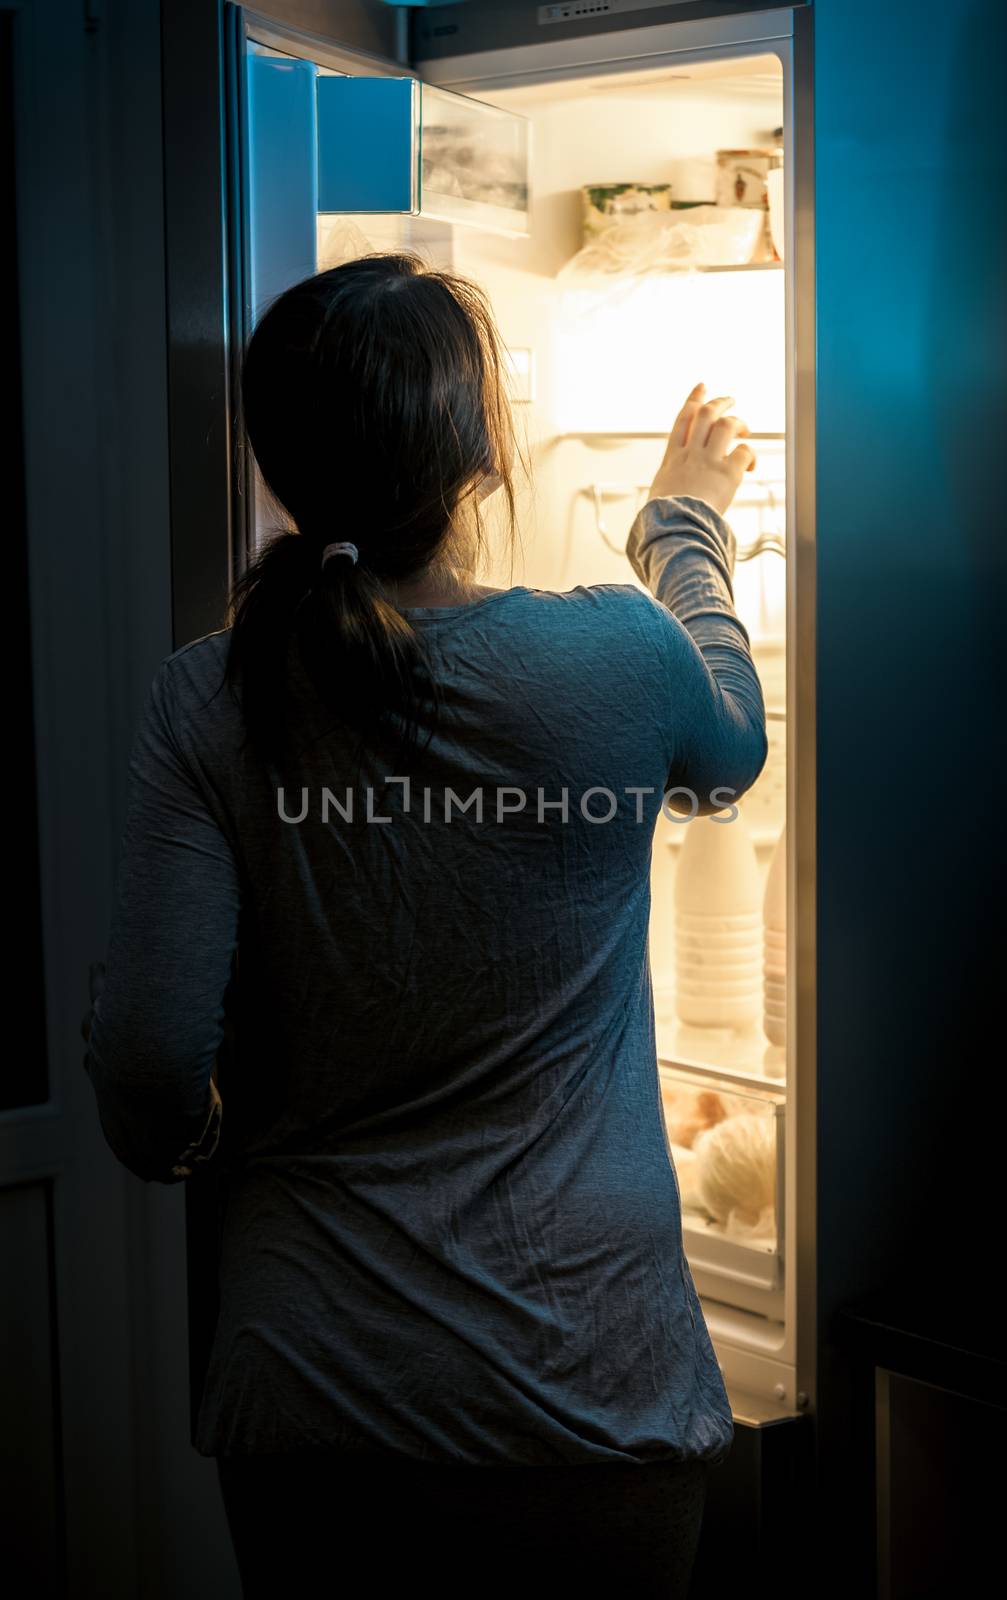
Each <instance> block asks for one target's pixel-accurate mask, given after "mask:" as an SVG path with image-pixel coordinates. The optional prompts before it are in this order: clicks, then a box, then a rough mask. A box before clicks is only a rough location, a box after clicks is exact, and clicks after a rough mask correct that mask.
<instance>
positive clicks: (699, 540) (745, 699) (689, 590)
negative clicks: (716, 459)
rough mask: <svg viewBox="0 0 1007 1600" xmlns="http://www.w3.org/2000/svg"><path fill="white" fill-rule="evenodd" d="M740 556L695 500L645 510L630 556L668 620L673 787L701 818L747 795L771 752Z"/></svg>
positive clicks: (665, 649)
mask: <svg viewBox="0 0 1007 1600" xmlns="http://www.w3.org/2000/svg"><path fill="white" fill-rule="evenodd" d="M735 549H736V545H735V539H734V534H733V533H732V531H731V529H730V527H729V526H728V524H727V523H726V522H725V521H724V519H723V517H721V516H720V514H719V513H718V512H716V511H715V510H714V509H713V507H712V506H709V505H707V504H706V502H705V501H703V500H698V499H694V498H693V497H692V496H689V495H682V496H678V497H676V498H674V499H672V498H670V497H669V498H663V499H658V500H649V501H648V502H647V504H646V505H645V506H644V507H643V509H642V510H641V511H640V513H639V515H638V516H637V517H636V519H635V520H634V522H633V526H632V528H631V529H630V534H629V540H628V543H627V546H626V553H627V555H628V556H629V560H630V564H631V566H632V568H633V571H634V572H635V573H636V575H637V577H638V578H639V579H640V581H641V582H642V583H645V584H646V586H647V588H648V589H649V590H650V592H651V594H652V595H653V596H654V598H655V599H656V600H657V601H658V602H659V603H660V606H661V607H662V608H664V611H665V616H664V617H662V618H661V623H660V627H659V632H660V635H661V667H660V671H661V672H662V674H663V679H664V688H665V691H666V694H667V698H666V700H663V701H662V703H663V704H664V705H665V707H666V711H665V716H666V721H667V727H668V736H669V744H668V787H669V789H675V788H684V789H688V790H690V791H691V793H692V794H693V795H695V796H696V800H697V803H698V814H699V815H701V816H707V815H710V814H712V813H713V812H715V811H719V810H722V809H723V808H724V807H725V806H727V805H730V804H731V803H732V802H733V801H734V800H736V799H738V798H739V797H740V796H741V795H743V794H744V793H745V791H746V789H750V788H751V786H752V784H753V783H754V782H755V780H756V778H757V777H758V776H759V774H760V772H761V771H762V768H763V766H764V765H765V761H766V755H767V752H768V741H767V738H766V711H765V704H764V701H763V696H762V685H761V684H760V682H759V677H758V674H757V672H756V670H755V663H754V662H753V660H752V651H751V644H750V641H749V637H748V633H747V631H746V629H745V627H744V624H743V623H742V622H741V621H740V619H739V618H738V616H737V615H736V613H735V610H734V594H733V590H732V587H731V578H732V575H733V571H734V557H735ZM715 795H716V798H714V796H715ZM674 809H678V807H677V806H676V807H675V808H674ZM682 809H683V810H688V809H690V805H689V803H688V802H683V806H682Z"/></svg>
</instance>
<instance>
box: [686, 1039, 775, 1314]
mask: <svg viewBox="0 0 1007 1600" xmlns="http://www.w3.org/2000/svg"><path fill="white" fill-rule="evenodd" d="M658 1071H659V1076H660V1084H661V1099H662V1103H663V1106H664V1116H665V1126H666V1128H667V1131H668V1141H669V1146H670V1150H671V1157H672V1160H673V1162H674V1165H675V1172H676V1175H677V1177H678V1187H679V1194H680V1196H681V1201H682V1237H683V1240H684V1243H685V1250H686V1255H687V1256H688V1259H689V1266H690V1269H691V1271H692V1275H693V1279H694V1281H695V1284H696V1288H697V1290H698V1292H699V1293H700V1295H702V1296H703V1297H704V1298H709V1299H712V1300H717V1301H719V1302H720V1303H721V1304H725V1305H730V1306H737V1307H738V1308H739V1309H740V1310H744V1311H748V1312H754V1313H755V1314H756V1315H758V1316H763V1317H767V1318H769V1319H770V1320H772V1321H775V1322H780V1321H782V1320H783V1240H782V1218H783V1214H784V1212H783V1179H784V1171H785V1164H784V1106H785V1097H784V1094H783V1091H782V1090H779V1089H774V1088H771V1087H766V1086H764V1085H762V1084H747V1083H745V1084H739V1083H738V1082H737V1081H733V1082H732V1081H731V1080H730V1078H727V1077H718V1076H717V1075H716V1074H714V1073H712V1072H710V1071H708V1070H703V1071H702V1072H697V1071H696V1070H694V1069H690V1068H688V1067H683V1066H681V1065H673V1064H671V1063H666V1062H662V1063H661V1064H660V1066H659V1069H658Z"/></svg>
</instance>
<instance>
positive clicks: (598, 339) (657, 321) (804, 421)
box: [226, 7, 816, 1428]
mask: <svg viewBox="0 0 1007 1600" xmlns="http://www.w3.org/2000/svg"><path fill="white" fill-rule="evenodd" d="M226 23H227V30H228V32H227V78H226V81H227V92H228V107H229V116H230V150H231V162H232V177H233V182H232V185H231V200H230V218H229V226H230V233H231V241H232V248H231V253H230V266H229V271H230V286H231V291H232V292H231V296H230V302H231V318H232V327H231V344H232V353H234V354H235V355H236V354H237V353H238V352H240V349H241V346H242V343H243V340H244V339H245V338H246V337H247V335H248V332H249V331H250V329H251V327H252V326H253V325H254V321H255V318H256V316H257V314H259V313H260V312H261V311H262V309H263V308H264V307H265V306H266V305H268V303H269V301H270V300H271V299H272V297H273V296H274V295H276V294H277V293H279V292H281V291H282V289H283V288H284V287H286V286H287V285H288V284H290V283H293V282H296V281H297V280H298V279H300V278H302V277H304V276H307V275H308V274H309V273H311V272H313V271H316V270H323V269H325V268H327V267H331V266H334V265H337V264H338V263H339V262H340V261H343V260H347V259H350V258H352V257H353V256H355V255H359V254H363V253H366V252H368V251H371V250H386V249H396V248H403V249H409V250H415V251H417V252H419V253H420V254H421V255H423V256H424V257H425V258H426V259H427V260H429V261H430V262H431V263H433V264H435V265H442V266H446V267H449V268H451V269H453V270H455V271H458V272H461V273H462V274H464V275H465V276H467V277H470V278H472V279H474V280H475V281H476V282H478V283H479V284H480V285H481V286H482V287H483V288H484V289H485V290H486V292H487V294H488V296H489V298H490V301H491V303H492V306H493V308H494V312H495V315H496V319H497V322H498V325H499V328H500V331H501V335H502V339H503V342H504V345H505V347H506V351H507V357H508V373H509V382H510V386H511V398H512V402H513V406H514V412H515V417H516V420H517V424H518V437H519V440H520V442H521V445H522V449H523V454H524V457H525V459H526V461H527V463H528V465H529V467H530V473H529V476H528V478H527V480H525V481H524V482H523V483H522V482H519V497H518V498H519V503H518V516H519V526H520V529H521V540H520V547H519V549H518V551H517V554H516V556H514V557H513V558H512V559H511V560H509V561H508V562H507V563H506V564H502V565H497V566H495V567H493V566H491V567H490V568H489V569H487V570H486V571H484V572H483V573H482V574H481V575H480V576H481V581H484V582H489V583H491V584H495V585H508V584H511V583H521V584H527V585H531V586H536V587H540V588H549V589H569V588H572V587H574V586H576V585H578V584H592V583H625V584H631V583H635V582H636V581H637V580H636V579H635V577H634V575H633V573H632V571H631V569H630V567H629V564H628V562H627V560H626V557H625V554H624V545H625V540H626V535H627V533H628V530H629V526H630V523H631V521H632V519H633V516H634V515H635V512H636V511H637V509H638V508H639V506H640V505H642V504H643V502H644V500H645V498H646V491H647V486H648V484H649V483H650V481H651V479H652V478H653V475H654V472H655V471H656V468H657V465H658V462H659V460H660V456H661V453H662V450H663V446H664V440H665V439H666V437H667V433H668V430H669V428H670V426H671V423H672V421H673V419H674V416H675V414H676V412H677V410H678V408H679V406H680V404H681V402H682V400H683V399H684V397H685V395H686V393H687V392H688V390H689V389H690V388H691V387H692V385H693V384H694V383H695V382H697V381H698V380H699V379H702V380H704V381H705V382H706V384H707V388H708V392H709V393H710V394H731V395H733V396H734V397H735V404H734V406H733V407H732V410H734V411H735V412H737V413H738V414H739V415H740V416H742V417H743V418H744V419H745V420H746V421H747V422H748V424H749V427H750V429H751V438H752V443H753V447H754V449H755V451H756V455H757V464H756V468H755V470H754V471H753V472H751V473H749V474H747V475H746V478H745V480H744V482H743V485H742V488H741V490H740V491H739V494H738V496H737V498H736V500H735V502H734V504H733V505H732V507H731V509H730V511H729V512H728V520H729V521H730V522H731V525H732V527H733V528H734V531H735V534H736V537H737V543H738V559H737V564H736V569H735V578H734V590H735V600H736V605H737V609H738V612H739V614H740V616H741V618H742V620H743V622H744V623H745V625H746V627H747V629H748V632H749V635H750V638H751V642H752V648H753V653H754V657H755V661H756V665H757V667H758V671H759V674H760V678H761V680H762V684H763V689H764V693H765V699H766V706H767V715H768V733H769V755H768V759H767V762H766V766H765V769H764V771H763V773H762V776H761V777H760V778H759V780H758V782H757V783H756V785H755V786H754V788H753V789H752V790H751V791H750V793H749V794H747V795H746V796H744V797H743V799H742V800H741V801H740V802H739V803H738V806H737V808H736V810H737V813H738V814H737V815H736V816H733V817H732V816H731V812H730V811H728V813H727V814H728V817H729V819H730V825H729V826H725V825H724V821H723V818H721V819H720V820H715V819H695V820H693V821H687V820H683V818H682V817H681V816H679V815H676V814H675V813H673V812H671V811H670V810H668V811H666V812H665V814H663V815H662V817H661V818H660V820H659V823H658V827H657V832H656V835H655V841H654V855H653V867H652V885H651V895H652V916H651V936H650V950H651V967H652V974H653V985H654V1003H655V1023H656V1033H657V1044H658V1056H659V1069H658V1070H659V1074H660V1080H661V1093H662V1101H663V1105H664V1109H665V1116H666V1124H667V1128H668V1138H669V1150H670V1153H671V1155H672V1158H673V1159H674V1162H675V1167H676V1172H677V1175H678V1180H679V1187H680V1191H681V1195H682V1218H683V1240H684V1244H685V1249H686V1253H687V1256H688V1260H689V1263H690V1268H691V1271H692V1274H693V1277H694V1280H695V1283H696V1286H697V1289H698V1291H699V1293H700V1296H701V1298H702V1302H703V1308H704V1314H705V1316H706V1320H707V1324H708V1326H709V1329H710V1333H711V1336H712V1338H713V1342H714V1345H715V1348H716V1351H717V1355H718V1359H719V1361H720V1363H721V1367H722V1370H723V1373H724V1377H725V1381H726V1383H727V1387H728V1391H729V1394H730V1395H731V1400H732V1405H733V1408H734V1411H735V1417H736V1421H737V1422H739V1423H748V1424H750V1425H751V1426H752V1427H753V1428H764V1427H766V1426H767V1425H770V1424H775V1423H781V1422H785V1421H786V1420H788V1419H796V1418H799V1417H800V1415H801V1414H802V1413H807V1412H810V1411H812V1410H813V1405H814V1386H815V1370H814V1369H815V1362H814V1354H813V1352H814V1342H815V1328H814V1271H815V1258H814V1229H815V1217H814V1195H815V1189H814V1184H815V1137H816V1134H815V1119H814V981H813V972H814V966H813V955H814V951H813V892H814V833H813V818H814V791H813V781H814V756H813V751H814V714H815V707H814V631H813V630H814V619H813V595H814V589H813V583H814V577H813V573H814V569H813V550H814V542H813V529H814V500H813V486H814V464H813V406H814V353H813V340H812V338H811V337H810V330H811V329H812V327H813V314H812V300H813V290H814V281H813V261H812V251H813V210H812V204H811V187H810V170H811V165H810V148H809V145H810V111H809V98H810V61H809V59H808V55H809V49H810V45H809V43H808V42H807V41H806V40H803V36H802V32H801V30H802V26H803V20H802V18H801V16H800V14H799V13H798V12H791V11H790V10H787V9H781V10H776V11H771V12H766V13H748V14H744V15H738V16H732V17H727V18H723V17H721V18H714V19H708V20H706V21H690V22H684V21H683V22H675V21H672V22H665V23H660V24H657V25H654V26H649V27H639V26H638V27H634V28H632V29H627V30H625V31H619V30H615V31H613V32H611V33H605V34H593V35H592V36H590V37H588V38H583V37H578V38H572V39H569V40H566V41H564V40H563V39H557V38H554V37H552V33H554V32H555V31H556V30H550V37H549V39H548V40H546V41H545V42H544V43H536V44H530V45H529V44H524V45H517V46H515V47H513V48H499V49H494V50H490V51H486V52H482V53H480V54H476V55H468V56H464V57H462V56H455V57H452V56H441V57H438V58H436V59H431V60H429V61H426V62H424V61H419V62H417V63H414V64H400V63H397V62H393V61H388V60H384V59H380V58H376V57H372V56H366V55H364V54H362V53H361V54H354V53H352V52H349V51H346V50H344V49H341V48H340V47H339V46H337V45H335V44H329V43H326V42H325V41H323V40H319V39H317V38H315V39H310V38H308V37H307V36H305V35H303V34H295V33H294V32H292V31H291V32H284V30H283V29H282V28H281V27H280V26H279V25H277V24H276V23H274V22H268V23H267V22H264V21H262V20H261V19H257V18H256V17H255V16H254V15H252V14H250V13H248V12H246V11H244V10H242V9H241V8H239V7H228V8H227V12H226ZM239 472H240V474H241V475H242V481H241V482H240V483H239V484H238V485H237V486H236V487H237V491H238V492H237V495H236V504H238V505H239V506H240V507H241V508H242V513H243V515H242V519H241V525H240V531H239V536H238V540H237V543H238V546H239V548H238V550H237V552H236V555H235V559H236V561H237V562H238V563H239V564H240V561H241V560H242V559H244V558H245V557H247V554H248V553H249V552H250V551H252V550H254V548H255V547H256V545H257V544H258V542H259V541H260V540H261V539H262V538H264V537H265V536H266V535H267V533H268V531H269V528H270V523H269V513H268V510H267V508H266V506H265V504H264V502H263V500H262V498H261V497H260V496H258V495H257V494H256V487H255V483H254V479H253V478H252V476H251V472H250V468H249V464H248V463H247V462H243V463H241V465H240V467H239ZM490 506H492V502H490ZM491 543H492V541H491Z"/></svg>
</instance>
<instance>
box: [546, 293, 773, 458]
mask: <svg viewBox="0 0 1007 1600" xmlns="http://www.w3.org/2000/svg"><path fill="white" fill-rule="evenodd" d="M709 270H710V271H711V272H713V271H718V272H720V271H735V270H736V269H735V268H733V267H732V268H722V267H717V268H713V267H711V268H710V269H709ZM556 437H557V438H558V439H582V440H583V441H584V442H585V443H588V444H589V443H592V442H593V441H595V440H601V439H612V440H614V441H616V443H618V442H619V441H622V440H626V439H667V437H668V429H667V428H660V429H649V430H648V431H646V432H640V431H639V430H636V429H633V430H630V429H627V430H624V431H620V430H619V429H615V428H572V429H570V430H569V431H568V432H566V433H560V434H557V435H556ZM786 437H787V436H786V434H785V433H746V435H745V438H746V439H762V440H775V441H777V442H779V443H781V444H782V443H783V442H784V440H785V439H786Z"/></svg>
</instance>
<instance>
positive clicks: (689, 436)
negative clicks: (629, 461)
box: [650, 383, 755, 516]
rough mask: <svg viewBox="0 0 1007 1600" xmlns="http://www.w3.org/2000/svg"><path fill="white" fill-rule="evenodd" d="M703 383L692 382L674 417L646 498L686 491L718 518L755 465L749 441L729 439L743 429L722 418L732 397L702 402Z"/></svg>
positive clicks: (734, 419) (729, 418)
mask: <svg viewBox="0 0 1007 1600" xmlns="http://www.w3.org/2000/svg"><path fill="white" fill-rule="evenodd" d="M705 392H706V385H705V383H697V385H696V387H695V388H694V389H693V391H692V393H691V394H690V395H689V398H688V399H687V400H686V402H685V405H684V406H683V407H682V409H681V411H680V412H679V414H678V416H677V417H676V419H675V426H674V427H673V428H672V430H671V436H670V438H669V440H668V448H667V449H666V450H665V452H664V460H663V461H662V462H661V465H660V467H659V468H658V471H657V476H656V477H655V479H654V482H653V483H652V484H651V486H650V498H651V499H652V500H657V499H660V498H661V497H662V496H664V495H683V494H686V495H691V496H692V497H693V498H694V499H696V500H705V501H706V503H707V505H709V506H712V507H713V509H714V511H719V512H720V514H721V516H723V514H724V512H725V511H726V510H727V508H728V506H729V505H730V504H731V501H732V500H733V499H734V496H735V495H736V494H737V492H738V487H739V485H740V483H741V480H742V478H743V477H744V475H745V473H746V472H751V470H752V468H753V467H754V466H755V451H754V450H753V449H752V447H751V446H750V445H747V444H736V445H735V446H734V449H733V450H731V452H730V454H728V447H729V445H731V444H732V443H733V441H734V440H735V439H736V438H738V437H739V436H741V435H742V434H746V433H747V432H748V426H747V424H746V423H744V422H742V420H741V418H740V417H733V416H726V415H725V412H726V411H727V408H728V406H730V405H733V403H734V396H733V395H729V394H728V395H719V396H718V397H717V399H716V400H707V401H706V402H705V403H704V401H703V395H704V394H705Z"/></svg>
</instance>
